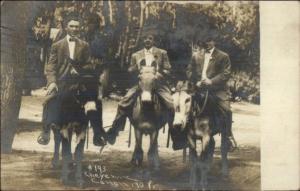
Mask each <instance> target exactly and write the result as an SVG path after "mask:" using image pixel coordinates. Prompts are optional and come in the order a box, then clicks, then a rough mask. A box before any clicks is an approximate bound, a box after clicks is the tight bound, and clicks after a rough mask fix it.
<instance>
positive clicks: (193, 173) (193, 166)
mask: <svg viewBox="0 0 300 191" xmlns="http://www.w3.org/2000/svg"><path fill="white" fill-rule="evenodd" d="M188 143H189V162H190V163H189V166H190V180H189V181H190V185H191V188H192V189H193V190H196V189H197V168H198V165H197V162H198V160H197V151H196V140H195V139H193V138H192V136H190V135H188Z"/></svg>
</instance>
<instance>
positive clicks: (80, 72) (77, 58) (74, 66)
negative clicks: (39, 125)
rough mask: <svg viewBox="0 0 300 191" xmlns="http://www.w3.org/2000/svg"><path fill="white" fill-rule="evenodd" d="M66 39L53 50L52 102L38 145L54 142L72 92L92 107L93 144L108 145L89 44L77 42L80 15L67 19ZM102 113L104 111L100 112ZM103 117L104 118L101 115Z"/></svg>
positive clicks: (50, 71) (50, 66)
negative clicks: (64, 100)
mask: <svg viewBox="0 0 300 191" xmlns="http://www.w3.org/2000/svg"><path fill="white" fill-rule="evenodd" d="M66 23H67V26H66V31H67V35H66V37H65V38H63V39H61V40H59V41H57V42H56V43H54V44H53V45H52V47H51V52H50V57H49V61H48V63H47V65H46V66H45V74H46V77H47V95H48V96H50V99H49V100H48V102H47V103H46V104H45V107H44V111H43V123H44V124H43V131H42V132H41V134H40V136H39V137H38V143H39V144H43V145H46V144H48V143H49V140H50V127H52V128H54V129H58V127H59V123H60V106H61V101H62V96H63V95H64V93H67V92H68V91H70V90H71V89H72V90H74V89H76V90H79V89H80V86H82V85H84V86H85V88H84V89H85V91H81V95H80V97H81V100H82V102H83V103H88V104H87V105H88V107H89V108H90V110H89V112H88V113H87V116H88V118H89V119H90V121H91V125H92V126H93V129H94V139H93V142H94V144H95V145H97V146H101V145H104V141H103V139H102V138H101V136H100V135H101V134H102V135H104V134H105V131H104V129H103V127H102V123H100V121H101V120H100V121H99V120H98V119H99V118H101V117H102V108H97V106H96V105H95V104H93V103H92V102H93V101H95V100H96V99H97V93H98V91H97V81H98V78H97V76H96V75H95V74H94V71H95V68H94V66H93V64H91V62H90V52H89V51H90V50H89V45H88V43H87V42H85V41H83V40H80V39H79V38H77V36H78V34H79V29H80V28H79V27H80V22H79V19H78V17H77V16H76V15H70V16H68V17H67V19H66ZM83 76H89V78H88V79H89V80H88V81H87V80H82V77H83ZM100 110H101V111H100ZM100 114H101V115H100Z"/></svg>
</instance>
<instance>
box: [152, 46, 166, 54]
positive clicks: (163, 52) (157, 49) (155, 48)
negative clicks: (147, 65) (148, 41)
mask: <svg viewBox="0 0 300 191" xmlns="http://www.w3.org/2000/svg"><path fill="white" fill-rule="evenodd" d="M153 49H154V50H155V51H157V52H161V53H162V54H166V53H167V51H166V50H164V49H162V48H158V47H156V46H154V47H153Z"/></svg>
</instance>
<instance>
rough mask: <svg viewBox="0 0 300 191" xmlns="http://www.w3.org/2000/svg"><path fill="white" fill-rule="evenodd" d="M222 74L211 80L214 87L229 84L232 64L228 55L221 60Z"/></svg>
mask: <svg viewBox="0 0 300 191" xmlns="http://www.w3.org/2000/svg"><path fill="white" fill-rule="evenodd" d="M220 67H221V72H220V73H219V74H218V75H216V76H215V77H213V78H212V79H211V81H212V85H219V84H222V83H224V82H227V81H228V79H229V78H230V73H231V62H230V59H229V56H228V55H225V56H224V57H223V58H222V60H221V66H220Z"/></svg>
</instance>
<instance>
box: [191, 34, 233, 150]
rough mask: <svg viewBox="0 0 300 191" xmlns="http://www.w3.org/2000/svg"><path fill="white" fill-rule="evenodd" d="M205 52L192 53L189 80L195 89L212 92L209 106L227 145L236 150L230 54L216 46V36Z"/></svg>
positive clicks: (209, 38)
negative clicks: (231, 104) (215, 114)
mask: <svg viewBox="0 0 300 191" xmlns="http://www.w3.org/2000/svg"><path fill="white" fill-rule="evenodd" d="M203 46H204V50H203V49H202V50H200V51H198V52H196V53H194V54H193V56H192V59H191V62H190V63H189V65H188V67H187V73H186V74H187V78H188V80H189V82H190V83H191V84H192V85H194V87H196V89H197V88H199V87H203V86H204V87H206V88H207V89H208V91H209V97H208V103H209V106H208V107H211V108H212V109H213V110H214V111H216V113H217V117H216V118H215V119H217V121H218V122H216V123H217V124H218V125H219V127H221V128H224V129H225V131H222V132H224V133H223V135H224V137H225V140H226V143H227V144H226V146H228V149H229V150H233V149H234V148H235V147H236V146H237V145H236V141H235V139H234V137H233V134H232V130H231V129H232V112H231V109H230V93H229V89H228V86H227V81H228V79H229V78H230V73H231V63H230V59H229V56H228V54H226V53H225V52H223V51H221V50H219V49H217V48H216V47H215V41H214V38H213V37H208V38H207V39H206V40H205V41H204V44H203Z"/></svg>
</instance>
